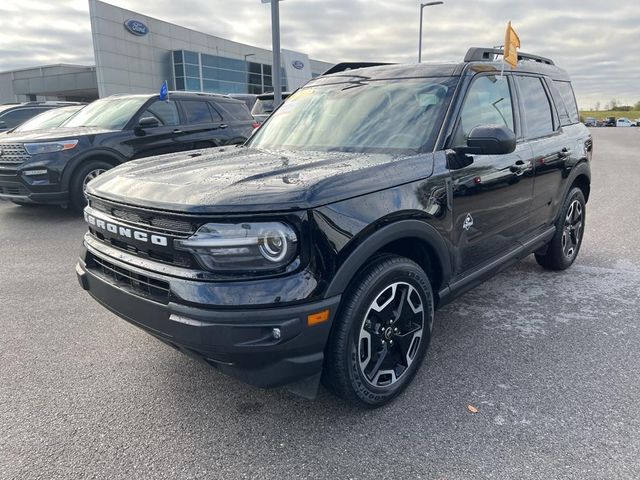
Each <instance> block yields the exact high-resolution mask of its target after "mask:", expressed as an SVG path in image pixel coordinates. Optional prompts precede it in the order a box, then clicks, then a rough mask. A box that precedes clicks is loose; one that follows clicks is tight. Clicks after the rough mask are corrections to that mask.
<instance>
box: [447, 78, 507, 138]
mask: <svg viewBox="0 0 640 480" xmlns="http://www.w3.org/2000/svg"><path fill="white" fill-rule="evenodd" d="M480 125H503V126H505V127H507V128H509V129H510V130H511V131H512V132H515V130H514V128H513V105H512V103H511V93H510V90H509V81H508V80H507V78H506V77H502V78H501V77H497V76H495V75H483V76H480V77H478V78H476V79H475V80H474V81H473V83H472V84H471V87H469V90H468V92H467V96H466V98H465V100H464V105H463V107H462V111H461V112H460V120H459V121H458V126H457V127H456V132H455V134H454V136H453V145H454V146H456V147H463V146H466V145H467V138H468V137H469V133H470V132H471V130H473V129H474V128H475V127H478V126H480Z"/></svg>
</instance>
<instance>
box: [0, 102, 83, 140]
mask: <svg viewBox="0 0 640 480" xmlns="http://www.w3.org/2000/svg"><path fill="white" fill-rule="evenodd" d="M83 107H84V104H82V105H71V106H69V107H60V108H54V109H51V110H47V111H45V112H42V113H40V114H38V115H36V116H35V117H33V118H32V119H30V120H27V121H26V122H24V123H21V124H20V125H18V126H17V127H15V128H12V129H11V130H7V131H6V132H4V134H5V135H11V134H12V133H23V132H32V131H34V130H46V129H48V128H56V127H59V126H60V125H62V124H63V123H64V122H66V121H67V120H69V118H71V117H72V116H73V115H75V114H76V113H78V112H79V111H80V109H82V108H83Z"/></svg>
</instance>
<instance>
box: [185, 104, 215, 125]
mask: <svg viewBox="0 0 640 480" xmlns="http://www.w3.org/2000/svg"><path fill="white" fill-rule="evenodd" d="M182 107H183V109H184V113H185V115H186V117H187V123H188V124H190V125H198V124H201V123H213V118H212V117H211V110H209V105H208V103H207V102H198V101H189V100H183V102H182Z"/></svg>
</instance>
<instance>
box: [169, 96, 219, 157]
mask: <svg viewBox="0 0 640 480" xmlns="http://www.w3.org/2000/svg"><path fill="white" fill-rule="evenodd" d="M180 105H181V107H182V112H183V114H184V119H185V121H184V124H183V125H182V130H183V132H184V134H185V135H184V141H185V142H186V143H187V144H188V145H189V147H188V148H189V149H198V148H208V147H219V146H221V145H226V144H227V143H228V134H227V132H226V130H227V128H228V125H227V124H225V123H224V122H223V120H222V115H220V113H219V112H218V111H217V110H216V109H215V108H213V106H211V105H210V104H209V102H208V101H207V100H206V99H202V100H200V99H196V100H180Z"/></svg>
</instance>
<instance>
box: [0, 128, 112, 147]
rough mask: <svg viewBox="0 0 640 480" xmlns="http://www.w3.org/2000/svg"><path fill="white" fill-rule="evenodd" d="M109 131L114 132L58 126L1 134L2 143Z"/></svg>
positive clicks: (69, 137) (46, 140)
mask: <svg viewBox="0 0 640 480" xmlns="http://www.w3.org/2000/svg"><path fill="white" fill-rule="evenodd" d="M108 132H113V130H108V129H106V128H101V127H74V128H65V127H57V128H48V129H44V130H32V131H30V132H8V133H6V134H5V135H0V143H27V142H48V141H54V140H67V139H71V138H77V137H82V136H85V135H98V134H100V133H108Z"/></svg>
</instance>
